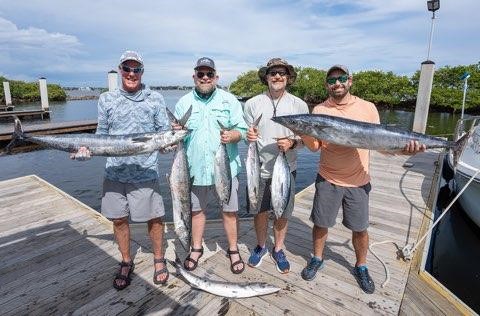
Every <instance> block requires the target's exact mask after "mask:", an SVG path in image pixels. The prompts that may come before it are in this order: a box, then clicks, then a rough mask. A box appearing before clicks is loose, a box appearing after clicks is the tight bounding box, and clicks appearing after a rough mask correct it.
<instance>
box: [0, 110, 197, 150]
mask: <svg viewBox="0 0 480 316" xmlns="http://www.w3.org/2000/svg"><path fill="white" fill-rule="evenodd" d="M188 133H189V131H187V130H179V131H161V132H154V133H139V134H129V135H97V134H61V135H41V136H36V135H27V134H25V133H24V132H23V129H22V125H21V123H20V120H19V119H18V118H17V117H15V128H14V132H13V135H12V141H11V142H10V143H9V144H8V145H7V146H6V147H5V150H6V152H10V150H11V149H12V148H13V147H14V146H15V144H16V143H17V142H18V141H28V142H32V143H36V144H39V145H42V146H45V147H48V148H52V149H58V150H62V151H66V152H71V153H72V152H77V151H78V149H79V148H80V147H87V148H88V149H89V150H90V154H91V155H92V156H107V157H121V156H133V155H139V154H146V153H151V152H154V151H157V150H159V149H164V148H166V147H169V146H172V145H175V144H177V143H178V142H179V141H181V140H182V139H183V138H185V136H187V135H188Z"/></svg>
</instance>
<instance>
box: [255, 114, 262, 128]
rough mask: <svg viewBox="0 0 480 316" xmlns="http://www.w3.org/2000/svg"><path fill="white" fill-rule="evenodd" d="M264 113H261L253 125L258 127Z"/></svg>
mask: <svg viewBox="0 0 480 316" xmlns="http://www.w3.org/2000/svg"><path fill="white" fill-rule="evenodd" d="M262 115H263V114H260V116H259V117H257V119H256V120H255V122H253V127H257V126H258V124H259V123H260V120H261V119H262Z"/></svg>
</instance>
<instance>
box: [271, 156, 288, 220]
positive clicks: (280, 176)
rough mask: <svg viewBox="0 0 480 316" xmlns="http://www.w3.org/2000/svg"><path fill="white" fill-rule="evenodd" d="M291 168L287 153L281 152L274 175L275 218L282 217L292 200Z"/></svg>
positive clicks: (272, 188) (273, 199)
mask: <svg viewBox="0 0 480 316" xmlns="http://www.w3.org/2000/svg"><path fill="white" fill-rule="evenodd" d="M290 180H291V179H290V166H289V165H288V161H287V158H286V157H285V153H284V152H283V151H282V152H279V153H278V156H277V159H276V160H275V164H274V165H273V173H272V187H271V193H272V208H273V212H274V213H275V217H276V218H277V219H278V218H280V217H281V216H282V214H283V212H284V211H285V209H286V208H287V205H288V201H289V200H290Z"/></svg>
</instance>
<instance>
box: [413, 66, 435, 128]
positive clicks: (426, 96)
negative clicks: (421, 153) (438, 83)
mask: <svg viewBox="0 0 480 316" xmlns="http://www.w3.org/2000/svg"><path fill="white" fill-rule="evenodd" d="M434 70H435V63H434V62H433V61H431V60H427V61H424V62H423V63H422V66H421V68H420V80H419V82H418V93H417V103H416V105H415V116H414V118H413V128H412V130H413V131H414V132H417V133H423V134H424V133H425V130H426V128H427V119H428V108H429V107H430V96H431V94H432V84H433V73H434Z"/></svg>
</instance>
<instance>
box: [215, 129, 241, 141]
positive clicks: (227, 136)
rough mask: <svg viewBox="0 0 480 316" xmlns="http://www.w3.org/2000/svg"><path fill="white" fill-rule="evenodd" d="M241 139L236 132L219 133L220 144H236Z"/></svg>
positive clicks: (225, 131) (224, 131)
mask: <svg viewBox="0 0 480 316" xmlns="http://www.w3.org/2000/svg"><path fill="white" fill-rule="evenodd" d="M241 137H242V134H240V132H239V131H236V130H231V131H227V130H224V129H222V130H221V131H220V142H221V143H222V144H231V143H237V142H238V141H239V140H240V138H241Z"/></svg>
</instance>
